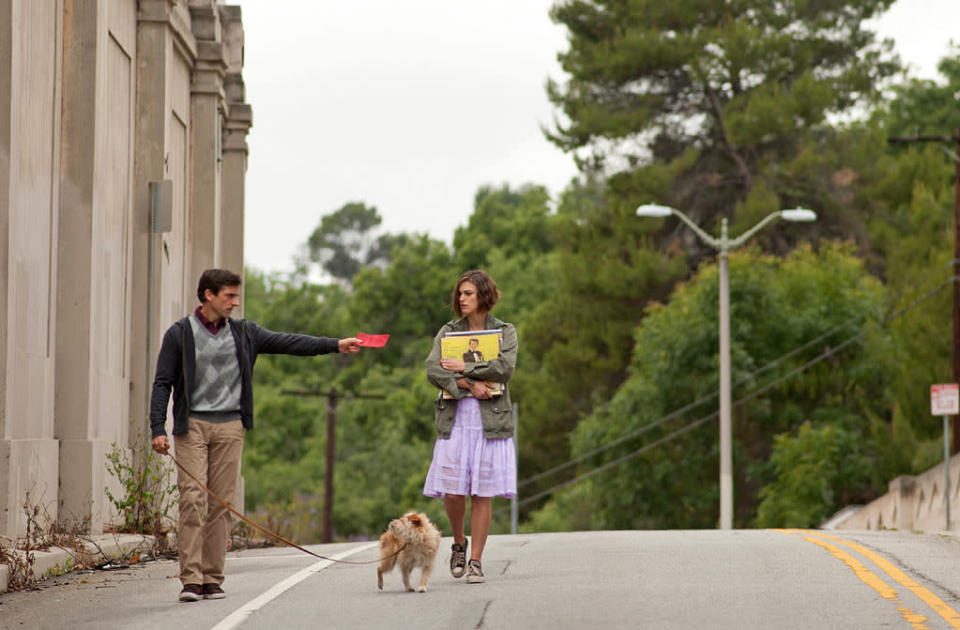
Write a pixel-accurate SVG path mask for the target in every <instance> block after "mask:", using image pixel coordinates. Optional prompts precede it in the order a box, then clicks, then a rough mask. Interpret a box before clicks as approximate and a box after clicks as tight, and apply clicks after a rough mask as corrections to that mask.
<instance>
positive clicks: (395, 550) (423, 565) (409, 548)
mask: <svg viewBox="0 0 960 630" xmlns="http://www.w3.org/2000/svg"><path fill="white" fill-rule="evenodd" d="M439 548H440V531H439V530H438V529H437V528H436V526H435V525H434V524H433V523H431V522H430V519H429V518H427V515H426V514H423V513H420V512H407V513H406V514H404V515H403V516H401V517H400V518H395V519H393V520H392V521H390V526H389V527H388V528H387V531H385V532H384V533H383V535H382V536H380V557H381V560H380V566H379V567H378V568H377V587H378V588H379V589H380V590H381V591H382V590H383V574H384V573H389V572H390V571H392V570H393V566H394V565H395V564H399V565H400V572H401V574H402V575H403V585H404V586H405V587H406V589H407V590H408V591H412V590H413V587H412V586H410V573H411V572H412V571H413V570H414V569H415V568H417V567H420V586H419V587H417V590H418V591H420V592H421V593H424V592H426V590H427V578H428V577H430V571H431V570H432V569H433V561H434V559H435V558H436V557H437V550H438V549H439Z"/></svg>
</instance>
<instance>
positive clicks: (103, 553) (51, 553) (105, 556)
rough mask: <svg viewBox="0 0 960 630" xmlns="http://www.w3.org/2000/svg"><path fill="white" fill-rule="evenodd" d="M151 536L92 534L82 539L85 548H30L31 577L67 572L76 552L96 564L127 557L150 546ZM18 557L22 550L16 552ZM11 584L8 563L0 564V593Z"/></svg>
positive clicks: (45, 576) (151, 546) (37, 578)
mask: <svg viewBox="0 0 960 630" xmlns="http://www.w3.org/2000/svg"><path fill="white" fill-rule="evenodd" d="M153 545H154V537H153V536H145V535H139V534H106V535H102V536H94V537H91V538H89V539H88V540H85V541H83V546H84V548H85V551H81V552H78V551H76V550H73V549H69V550H68V549H63V548H59V547H51V548H50V550H48V551H33V552H31V553H32V555H33V571H32V576H31V580H42V579H44V578H48V577H53V576H56V575H63V574H64V573H69V572H70V569H71V567H73V565H74V564H75V563H76V561H77V556H78V555H86V556H88V561H89V560H92V561H93V562H94V563H96V564H101V563H102V562H103V561H109V560H114V559H120V558H129V557H131V556H134V555H138V554H139V553H142V552H145V551H150V550H151V549H153ZM15 553H16V554H17V555H19V556H20V557H21V558H23V557H24V553H23V552H20V551H18V552H15ZM9 584H10V567H9V566H8V565H5V564H0V593H5V592H7V587H8V586H9Z"/></svg>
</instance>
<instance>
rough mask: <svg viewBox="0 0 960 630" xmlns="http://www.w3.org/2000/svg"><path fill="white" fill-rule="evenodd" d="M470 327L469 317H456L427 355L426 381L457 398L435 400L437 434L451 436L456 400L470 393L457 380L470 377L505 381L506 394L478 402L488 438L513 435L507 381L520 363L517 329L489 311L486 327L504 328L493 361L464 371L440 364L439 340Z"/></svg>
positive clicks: (440, 396) (475, 365) (445, 437)
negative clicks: (498, 351)
mask: <svg viewBox="0 0 960 630" xmlns="http://www.w3.org/2000/svg"><path fill="white" fill-rule="evenodd" d="M467 326H468V325H467V320H466V319H455V320H453V321H450V322H447V323H446V324H444V325H443V327H442V328H440V331H439V332H438V333H437V336H436V337H434V338H433V349H432V350H430V356H428V357H427V361H426V364H427V380H428V381H430V383H432V384H433V385H434V386H436V387H438V388H440V389H442V390H444V391H446V392H447V393H449V394H450V395H451V396H453V397H454V400H449V399H448V400H444V399H443V396H442V392H441V394H440V395H438V396H437V400H436V401H435V402H434V416H433V418H434V423H435V424H436V427H437V436H438V437H440V438H441V439H444V440H445V439H447V438H449V437H450V432H451V431H452V430H453V420H454V417H455V416H456V414H457V401H458V400H460V399H461V398H464V397H465V396H467V390H465V389H460V388H459V387H457V379H458V378H467V379H471V380H477V381H495V382H498V383H503V394H501V395H500V396H494V397H493V398H487V399H484V400H480V401H478V402H479V403H480V416H481V417H482V418H483V435H484V437H486V438H488V439H503V438H508V437H513V430H514V426H513V404H512V403H511V402H510V389H509V388H508V387H507V381H509V380H510V377H511V376H513V370H514V367H516V365H517V329H516V328H514V326H513V324H508V323H506V322H503V321H500V320H499V319H497V318H496V317H494V316H493V315H490V314H489V313H487V321H486V324H485V326H484V328H486V329H488V330H492V329H494V328H500V329H502V330H503V340H502V341H501V344H500V354H499V356H497V358H495V359H491V360H490V361H481V362H479V363H470V364H468V365H467V367H466V369H464V371H463V372H462V373H460V372H451V371H450V370H445V369H443V368H442V367H441V366H440V357H441V354H440V340H441V339H443V337H444V335H446V334H447V333H448V332H453V331H463V330H467Z"/></svg>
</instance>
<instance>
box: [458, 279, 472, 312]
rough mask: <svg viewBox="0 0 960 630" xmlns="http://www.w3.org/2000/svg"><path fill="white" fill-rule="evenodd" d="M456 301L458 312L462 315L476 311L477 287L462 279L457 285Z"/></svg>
mask: <svg viewBox="0 0 960 630" xmlns="http://www.w3.org/2000/svg"><path fill="white" fill-rule="evenodd" d="M457 301H458V302H459V303H460V314H461V315H462V316H464V317H466V316H468V315H471V314H473V313H476V312H477V287H476V285H474V284H473V283H472V282H470V281H469V280H464V281H463V282H461V283H460V286H459V287H457Z"/></svg>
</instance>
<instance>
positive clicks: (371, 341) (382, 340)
mask: <svg viewBox="0 0 960 630" xmlns="http://www.w3.org/2000/svg"><path fill="white" fill-rule="evenodd" d="M389 338H390V335H368V334H367V333H357V339H359V340H360V343H361V344H362V345H363V346H364V347H366V348H382V347H384V346H385V345H387V339H389Z"/></svg>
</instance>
